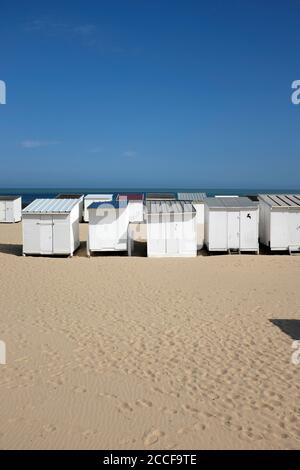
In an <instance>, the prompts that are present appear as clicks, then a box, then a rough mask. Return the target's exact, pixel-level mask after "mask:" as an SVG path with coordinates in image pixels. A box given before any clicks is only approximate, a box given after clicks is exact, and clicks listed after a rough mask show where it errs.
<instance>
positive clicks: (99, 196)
mask: <svg viewBox="0 0 300 470" xmlns="http://www.w3.org/2000/svg"><path fill="white" fill-rule="evenodd" d="M112 198H113V194H87V195H86V196H85V199H106V200H109V201H110V200H111V199H112Z"/></svg>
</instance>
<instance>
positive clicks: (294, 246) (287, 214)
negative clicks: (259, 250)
mask: <svg viewBox="0 0 300 470" xmlns="http://www.w3.org/2000/svg"><path fill="white" fill-rule="evenodd" d="M258 199H259V206H260V208H259V211H260V216H259V218H260V221H259V223H260V227H259V237H260V241H261V243H263V244H264V245H267V246H269V247H270V249H271V250H278V251H279V250H288V251H289V252H290V254H292V253H300V194H259V196H258Z"/></svg>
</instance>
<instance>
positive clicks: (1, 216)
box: [0, 201, 6, 222]
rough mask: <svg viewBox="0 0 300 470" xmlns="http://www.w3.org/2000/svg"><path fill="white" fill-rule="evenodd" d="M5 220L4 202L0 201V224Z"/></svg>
mask: <svg viewBox="0 0 300 470" xmlns="http://www.w3.org/2000/svg"><path fill="white" fill-rule="evenodd" d="M5 220H6V202H5V201H0V222H4V221H5Z"/></svg>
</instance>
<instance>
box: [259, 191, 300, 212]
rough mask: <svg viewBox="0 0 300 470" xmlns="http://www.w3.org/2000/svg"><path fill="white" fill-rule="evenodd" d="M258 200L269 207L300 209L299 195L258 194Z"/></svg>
mask: <svg viewBox="0 0 300 470" xmlns="http://www.w3.org/2000/svg"><path fill="white" fill-rule="evenodd" d="M258 198H259V199H260V200H261V201H264V202H265V203H266V204H268V206H270V207H275V208H276V207H285V208H287V209H288V208H292V207H293V208H295V207H296V208H298V209H300V194H259V195H258Z"/></svg>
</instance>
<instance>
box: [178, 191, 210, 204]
mask: <svg viewBox="0 0 300 470" xmlns="http://www.w3.org/2000/svg"><path fill="white" fill-rule="evenodd" d="M205 197H206V194H205V193H198V192H196V193H177V198H178V200H179V201H191V202H203V199H204V198H205Z"/></svg>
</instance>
